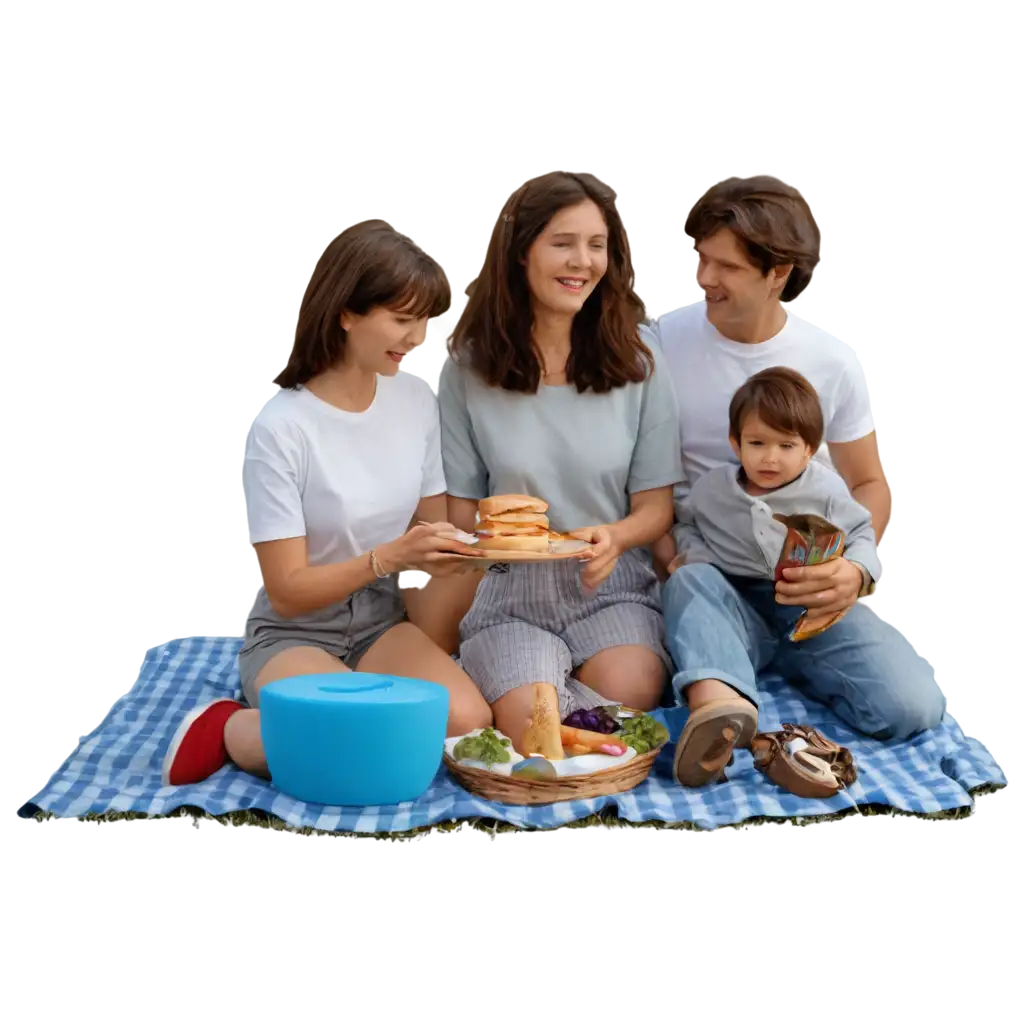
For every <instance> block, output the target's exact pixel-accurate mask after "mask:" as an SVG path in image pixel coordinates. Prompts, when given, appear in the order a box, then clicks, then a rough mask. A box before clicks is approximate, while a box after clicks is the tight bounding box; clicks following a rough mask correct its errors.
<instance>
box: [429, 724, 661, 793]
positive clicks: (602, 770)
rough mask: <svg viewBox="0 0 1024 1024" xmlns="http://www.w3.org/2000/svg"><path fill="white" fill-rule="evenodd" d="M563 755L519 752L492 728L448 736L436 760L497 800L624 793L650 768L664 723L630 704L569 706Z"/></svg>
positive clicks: (471, 787) (467, 786)
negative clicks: (580, 708)
mask: <svg viewBox="0 0 1024 1024" xmlns="http://www.w3.org/2000/svg"><path fill="white" fill-rule="evenodd" d="M561 735H562V742H563V749H564V753H565V757H564V758H562V759H551V760H549V759H545V758H540V757H523V756H522V755H521V754H520V753H518V751H516V750H515V749H514V748H513V747H512V744H511V742H510V741H509V739H508V737H506V736H503V735H502V734H501V733H500V732H498V731H497V730H495V729H493V728H488V729H477V730H475V731H474V732H472V733H469V734H467V735H466V736H461V737H452V738H451V739H449V740H448V741H447V743H446V745H445V755H444V763H445V766H446V767H447V768H448V771H449V772H451V774H452V775H453V776H454V778H455V779H456V781H457V782H459V783H460V784H461V785H462V786H463V787H464V788H465V789H467V790H469V791H470V792H471V793H475V794H476V795H477V796H482V797H484V798H485V799H487V800H493V801H495V802H497V803H505V804H550V803H556V802H558V801H561V800H588V799H590V798H591V797H596V796H609V795H611V794H613V793H624V792H626V791H627V790H630V789H633V788H635V787H636V786H638V785H640V783H641V782H643V781H644V779H646V778H647V776H648V775H649V774H650V771H651V768H652V766H653V765H654V760H655V758H656V757H657V756H658V752H659V751H660V750H661V748H662V747H663V746H664V745H665V744H666V743H667V742H668V730H667V729H666V728H665V726H664V725H662V724H661V722H659V721H658V720H657V719H655V718H652V717H651V716H650V715H646V714H644V713H643V712H641V711H636V710H634V709H632V708H626V707H620V706H613V707H604V708H592V709H589V710H587V711H576V712H574V713H573V714H572V715H570V716H569V717H568V718H566V719H565V721H564V722H563V723H562V727H561Z"/></svg>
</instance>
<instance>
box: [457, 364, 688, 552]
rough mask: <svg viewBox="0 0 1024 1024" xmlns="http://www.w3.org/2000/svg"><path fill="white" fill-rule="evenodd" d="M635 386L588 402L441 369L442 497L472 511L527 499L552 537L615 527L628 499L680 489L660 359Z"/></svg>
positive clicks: (675, 427)
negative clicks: (542, 505)
mask: <svg viewBox="0 0 1024 1024" xmlns="http://www.w3.org/2000/svg"><path fill="white" fill-rule="evenodd" d="M654 357H655V369H654V372H653V373H651V374H650V375H649V376H648V377H647V379H646V380H644V381H642V382H641V383H638V384H625V385H623V386H622V387H618V388H613V389H612V390H611V391H610V392H608V393H607V394H603V395H597V394H594V393H593V392H590V391H588V392H586V393H584V394H580V393H579V392H578V391H577V390H576V389H575V387H572V386H567V387H548V386H547V385H544V384H541V385H540V388H539V389H538V391H537V393H536V394H534V395H526V394H520V393H518V392H513V391H504V390H502V389H501V388H492V387H488V386H487V384H485V383H484V381H482V380H481V379H480V378H479V377H478V376H477V375H476V374H475V373H473V372H472V371H471V370H470V369H469V368H468V367H465V366H460V365H459V364H457V363H456V362H454V361H453V360H451V359H449V360H448V361H447V363H445V366H444V369H443V370H442V371H441V382H440V386H439V388H438V400H439V402H440V406H441V454H442V458H443V460H444V474H445V479H446V480H447V483H448V493H449V494H450V495H452V496H453V497H456V498H472V499H473V500H474V501H479V500H480V499H481V498H486V497H489V496H490V495H492V494H532V495H534V496H535V497H538V498H542V499H543V500H544V501H546V502H547V503H548V504H549V505H550V506H551V508H550V511H549V512H548V516H549V518H550V519H551V526H552V529H554V530H558V531H561V532H566V531H569V530H578V529H581V528H582V527H585V526H600V525H603V524H605V523H614V522H618V521H619V520H620V519H624V518H625V517H626V516H627V515H628V514H629V508H630V503H629V496H630V495H631V494H635V493H637V492H638V491H647V490H652V489H654V488H656V487H670V486H672V485H674V484H676V483H678V482H679V481H681V480H682V479H683V467H682V458H681V455H680V451H679V415H678V411H677V407H676V401H675V392H674V390H673V387H672V381H671V379H670V378H669V375H668V372H667V370H666V369H665V366H664V361H663V360H664V357H663V356H662V355H661V353H660V351H658V350H657V349H655V351H654Z"/></svg>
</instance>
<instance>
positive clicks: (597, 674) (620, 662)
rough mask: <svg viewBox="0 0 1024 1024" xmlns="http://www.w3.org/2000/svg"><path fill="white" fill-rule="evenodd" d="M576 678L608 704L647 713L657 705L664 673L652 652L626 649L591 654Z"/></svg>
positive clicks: (665, 678)
mask: <svg viewBox="0 0 1024 1024" xmlns="http://www.w3.org/2000/svg"><path fill="white" fill-rule="evenodd" d="M576 677H577V678H578V679H579V681H580V682H581V683H583V684H584V685H585V686H589V687H590V689H592V690H594V691H596V692H597V693H599V694H600V695H601V696H602V697H606V698H608V700H609V701H610V702H613V703H620V704H626V705H627V706H629V707H634V708H636V709H637V710H639V711H650V710H652V709H653V708H656V707H657V706H658V705H659V704H660V703H661V696H662V694H663V693H664V691H665V684H666V682H667V681H668V670H667V669H666V667H665V663H664V661H662V659H661V658H660V657H659V656H658V655H657V654H655V652H654V651H652V650H650V649H648V648H647V647H640V646H633V645H628V646H622V647H609V648H607V649H606V650H603V651H601V652H600V653H599V654H595V655H594V656H593V657H592V658H590V659H589V660H588V661H586V662H585V663H584V664H583V665H582V666H580V668H579V671H578V672H577V673H576Z"/></svg>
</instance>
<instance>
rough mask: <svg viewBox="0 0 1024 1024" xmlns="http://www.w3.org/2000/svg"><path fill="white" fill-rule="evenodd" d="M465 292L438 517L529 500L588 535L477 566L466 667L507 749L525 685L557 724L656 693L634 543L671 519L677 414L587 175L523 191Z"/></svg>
mask: <svg viewBox="0 0 1024 1024" xmlns="http://www.w3.org/2000/svg"><path fill="white" fill-rule="evenodd" d="M468 292H469V295H470V298H469V303H468V305H467V306H466V309H465V311H464V312H463V314H462V317H461V318H460V320H459V322H458V325H457V326H456V328H455V331H454V333H453V335H452V337H451V339H450V344H449V352H450V356H451V358H450V359H449V361H448V362H447V363H446V365H445V367H444V370H443V371H442V374H441V386H440V392H439V398H440V403H441V435H442V453H443V457H444V468H445V477H446V480H447V482H448V491H449V495H450V497H449V512H450V518H451V520H452V522H453V523H454V524H455V525H456V526H459V527H460V528H462V529H466V530H472V529H473V524H474V517H475V513H476V509H477V502H478V501H479V500H480V499H482V498H485V497H488V496H491V495H495V494H526V495H535V496H537V497H539V498H541V499H543V500H544V501H545V502H547V503H548V505H549V506H550V509H549V512H548V515H549V518H550V521H551V526H552V529H554V530H557V531H559V532H563V533H570V532H571V533H574V534H575V535H576V536H579V537H581V538H584V539H587V540H590V541H592V542H593V548H592V549H591V552H590V554H591V557H590V559H589V560H588V561H587V562H585V563H583V564H581V563H580V562H579V561H563V562H547V563H542V564H522V563H520V564H512V565H511V566H510V567H509V571H508V572H506V573H489V574H487V575H486V576H485V577H484V578H483V580H482V582H481V583H480V586H479V588H478V590H477V593H476V596H475V600H474V601H473V605H472V607H471V608H470V610H469V612H468V614H467V615H466V616H465V618H464V619H463V622H462V627H461V640H462V644H461V659H462V665H463V667H464V668H465V669H466V671H467V673H468V674H469V675H470V677H471V678H473V680H474V681H475V682H476V683H477V685H478V686H479V687H480V688H481V691H482V693H483V695H484V697H485V698H486V700H487V702H488V703H489V704H490V705H491V706H492V709H493V711H494V716H495V721H496V724H497V726H498V728H500V729H501V730H502V731H503V732H504V733H505V734H506V735H508V736H509V737H510V738H511V740H512V742H513V745H515V746H516V747H517V749H519V747H520V744H521V742H522V739H523V733H524V731H525V729H526V726H527V721H528V719H529V717H530V714H531V709H532V707H533V700H534V698H535V697H536V696H537V693H538V689H537V684H540V686H541V687H543V688H544V691H546V694H545V693H542V694H541V695H542V697H544V698H545V699H546V700H547V702H548V703H549V706H553V705H554V704H555V703H556V701H557V708H558V712H559V714H560V716H561V717H564V716H565V715H567V714H568V713H570V712H571V711H572V710H575V709H576V708H578V707H592V706H594V705H596V704H602V703H605V704H606V703H625V704H628V705H631V706H633V707H638V708H643V709H649V708H652V707H654V706H656V705H657V703H658V700H659V698H660V696H661V693H662V690H663V687H664V685H665V682H666V679H667V672H668V670H669V669H670V667H671V661H670V659H669V656H668V654H667V652H666V650H665V647H664V624H663V621H662V617H661V607H660V595H659V584H658V580H657V577H656V576H655V573H654V571H653V569H652V567H651V559H650V555H649V553H648V552H647V550H646V548H647V546H648V545H649V544H651V542H653V541H654V540H656V539H657V538H658V537H660V536H662V534H663V533H664V532H665V531H666V530H667V529H668V528H669V527H670V526H671V524H672V488H673V485H674V484H676V483H678V482H679V481H680V480H681V479H682V466H681V459H680V451H679V424H678V417H677V412H676V404H675V397H674V393H673V389H672V384H671V382H670V379H669V376H668V373H667V372H666V371H665V370H664V368H663V366H662V364H661V358H660V355H659V354H658V353H657V352H654V351H652V350H651V349H650V348H648V347H647V346H646V345H645V344H644V343H643V341H642V340H641V337H640V330H639V326H640V323H641V322H642V321H643V319H644V307H643V303H642V302H641V301H640V299H639V298H638V297H637V295H636V293H635V292H634V291H633V267H632V264H631V261H630V253H629V242H628V239H627V237H626V232H625V229H624V228H623V226H622V222H621V220H620V219H619V214H618V211H617V210H616V208H615V193H614V192H613V191H612V190H611V189H610V188H608V186H607V185H605V184H603V183H602V182H600V181H598V180H597V178H595V177H593V176H592V175H590V174H568V173H564V172H554V173H551V174H546V175H543V176H542V177H539V178H534V179H533V180H531V181H528V182H527V183H526V184H525V185H523V186H522V187H521V188H520V189H518V190H517V191H516V192H515V193H514V194H513V195H512V196H511V197H510V198H509V200H508V202H507V203H506V204H505V207H504V209H503V210H502V211H501V215H500V216H499V217H498V220H497V222H496V224H495V226H494V230H493V233H492V235H491V241H490V245H489V247H488V250H487V256H486V258H485V260H484V265H483V269H482V270H481V272H480V275H479V277H478V278H477V280H476V281H475V282H474V283H473V284H472V285H471V286H470V288H469V289H468ZM552 709H553V708H552ZM526 753H530V751H526Z"/></svg>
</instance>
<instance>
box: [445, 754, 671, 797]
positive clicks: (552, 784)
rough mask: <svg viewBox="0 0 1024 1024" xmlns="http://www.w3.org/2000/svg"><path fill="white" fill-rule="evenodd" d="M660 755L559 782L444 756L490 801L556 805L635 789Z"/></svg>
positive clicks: (461, 780)
mask: <svg viewBox="0 0 1024 1024" xmlns="http://www.w3.org/2000/svg"><path fill="white" fill-rule="evenodd" d="M663 745H664V744H663ZM660 751H661V747H658V748H657V749H655V750H649V751H647V753H646V754H637V756H636V757H632V758H630V759H629V760H628V761H626V762H624V763H623V764H617V765H615V766H613V767H611V768H603V769H602V770H601V771H599V772H590V773H589V774H587V775H566V776H564V777H562V778H557V779H519V778H516V777H515V776H512V775H499V774H498V773H497V772H492V771H488V770H487V769H486V768H471V767H470V766H469V765H465V764H460V763H459V762H458V761H455V760H453V759H452V758H450V757H449V756H448V755H447V754H445V755H444V763H445V767H447V769H448V771H450V772H451V773H452V775H453V776H454V777H455V780H456V781H457V782H459V783H460V784H461V785H462V786H463V787H465V788H466V789H468V790H469V791H470V793H475V794H476V795H477V796H482V797H484V799H486V800H493V801H494V802H495V803H499V804H553V803H557V802H558V801H559V800H589V799H590V798H591V797H595V796H610V795H611V794H612V793H625V792H626V791H627V790H630V789H634V788H635V787H636V786H639V785H640V783H641V782H643V781H644V779H646V778H647V776H648V775H649V774H650V771H651V768H652V766H653V765H654V760H655V758H656V757H657V756H658V754H659V753H660Z"/></svg>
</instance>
